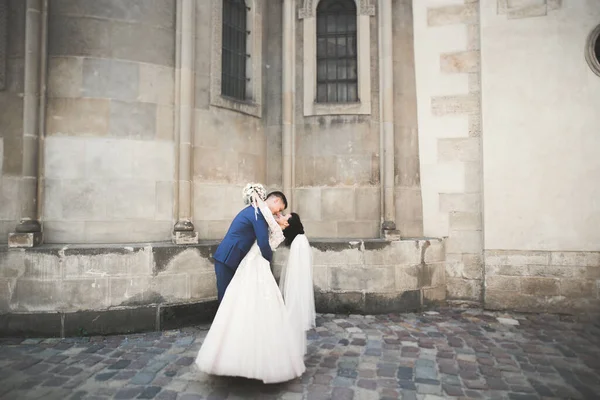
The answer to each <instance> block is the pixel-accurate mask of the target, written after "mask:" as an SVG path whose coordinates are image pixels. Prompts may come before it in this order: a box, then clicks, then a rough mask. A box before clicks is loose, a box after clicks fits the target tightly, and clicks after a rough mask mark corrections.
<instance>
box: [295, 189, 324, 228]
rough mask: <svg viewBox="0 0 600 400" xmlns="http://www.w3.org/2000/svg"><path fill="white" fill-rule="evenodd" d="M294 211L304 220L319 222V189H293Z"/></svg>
mask: <svg viewBox="0 0 600 400" xmlns="http://www.w3.org/2000/svg"><path fill="white" fill-rule="evenodd" d="M294 211H295V212H297V213H298V214H299V215H300V218H301V219H302V220H303V221H304V220H311V221H319V220H321V189H320V188H298V189H294Z"/></svg>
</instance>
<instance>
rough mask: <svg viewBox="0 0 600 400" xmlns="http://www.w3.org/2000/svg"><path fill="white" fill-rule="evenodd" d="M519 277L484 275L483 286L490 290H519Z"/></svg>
mask: <svg viewBox="0 0 600 400" xmlns="http://www.w3.org/2000/svg"><path fill="white" fill-rule="evenodd" d="M521 282H522V278H521V277H513V276H498V275H495V276H486V277H485V287H486V288H488V289H490V290H502V291H505V292H506V291H515V292H520V291H521Z"/></svg>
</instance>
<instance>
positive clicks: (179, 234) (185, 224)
mask: <svg viewBox="0 0 600 400" xmlns="http://www.w3.org/2000/svg"><path fill="white" fill-rule="evenodd" d="M195 18H196V2H195V1H194V0H179V1H178V2H177V50H176V51H177V71H176V88H175V91H176V97H177V98H176V101H177V105H176V108H177V117H176V120H177V121H176V123H177V128H178V129H177V130H178V132H177V133H178V147H177V151H178V160H179V171H178V172H179V173H178V175H179V178H178V182H177V199H176V202H177V210H178V211H177V223H176V224H175V227H174V229H173V242H174V243H176V244H192V243H198V233H197V232H195V231H194V224H193V223H192V138H193V127H194V63H195V58H194V46H195V32H196V28H195Z"/></svg>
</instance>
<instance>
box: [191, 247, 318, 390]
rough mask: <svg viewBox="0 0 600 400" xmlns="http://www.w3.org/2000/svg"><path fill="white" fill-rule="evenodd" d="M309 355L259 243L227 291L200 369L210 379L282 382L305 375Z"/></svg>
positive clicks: (199, 359) (202, 351)
mask: <svg viewBox="0 0 600 400" xmlns="http://www.w3.org/2000/svg"><path fill="white" fill-rule="evenodd" d="M311 281H312V279H311ZM302 336H304V337H305V335H304V330H302ZM304 353H305V342H302V341H301V339H299V334H298V327H297V326H296V324H294V323H293V322H292V318H290V311H289V310H288V309H287V307H286V305H285V304H284V301H283V298H282V295H281V292H280V291H279V287H278V286H277V282H276V281H275V278H274V277H273V274H272V273H271V268H270V265H269V262H268V261H267V260H265V259H264V258H263V257H262V255H261V253H260V249H259V247H258V245H257V244H256V243H255V244H254V245H253V246H252V248H251V249H250V251H249V253H248V254H247V255H246V257H245V258H244V259H243V260H242V262H241V263H240V266H239V267H238V269H237V271H236V273H235V275H234V277H233V279H232V280H231V283H230V284H229V286H228V288H227V290H226V292H225V296H224V297H223V300H222V302H221V304H220V306H219V309H218V311H217V314H216V316H215V319H214V321H213V323H212V325H211V328H210V330H209V332H208V334H207V336H206V339H205V340H204V343H203V344H202V348H201V349H200V351H199V353H198V356H197V358H196V365H197V366H198V367H199V369H200V370H201V371H203V372H206V373H208V374H214V375H227V376H239V377H245V378H250V379H258V380H261V381H263V382H265V383H277V382H285V381H289V380H292V379H294V378H296V377H298V376H300V375H302V374H303V373H304V371H305V370H306V367H305V365H304Z"/></svg>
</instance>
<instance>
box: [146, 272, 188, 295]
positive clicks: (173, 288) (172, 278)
mask: <svg viewBox="0 0 600 400" xmlns="http://www.w3.org/2000/svg"><path fill="white" fill-rule="evenodd" d="M151 288H152V289H151V290H152V291H154V292H156V293H157V294H158V295H160V296H161V297H162V298H164V299H165V301H168V302H178V301H183V300H188V299H189V298H190V280H189V275H188V274H161V275H158V276H155V277H153V278H152V282H151Z"/></svg>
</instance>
